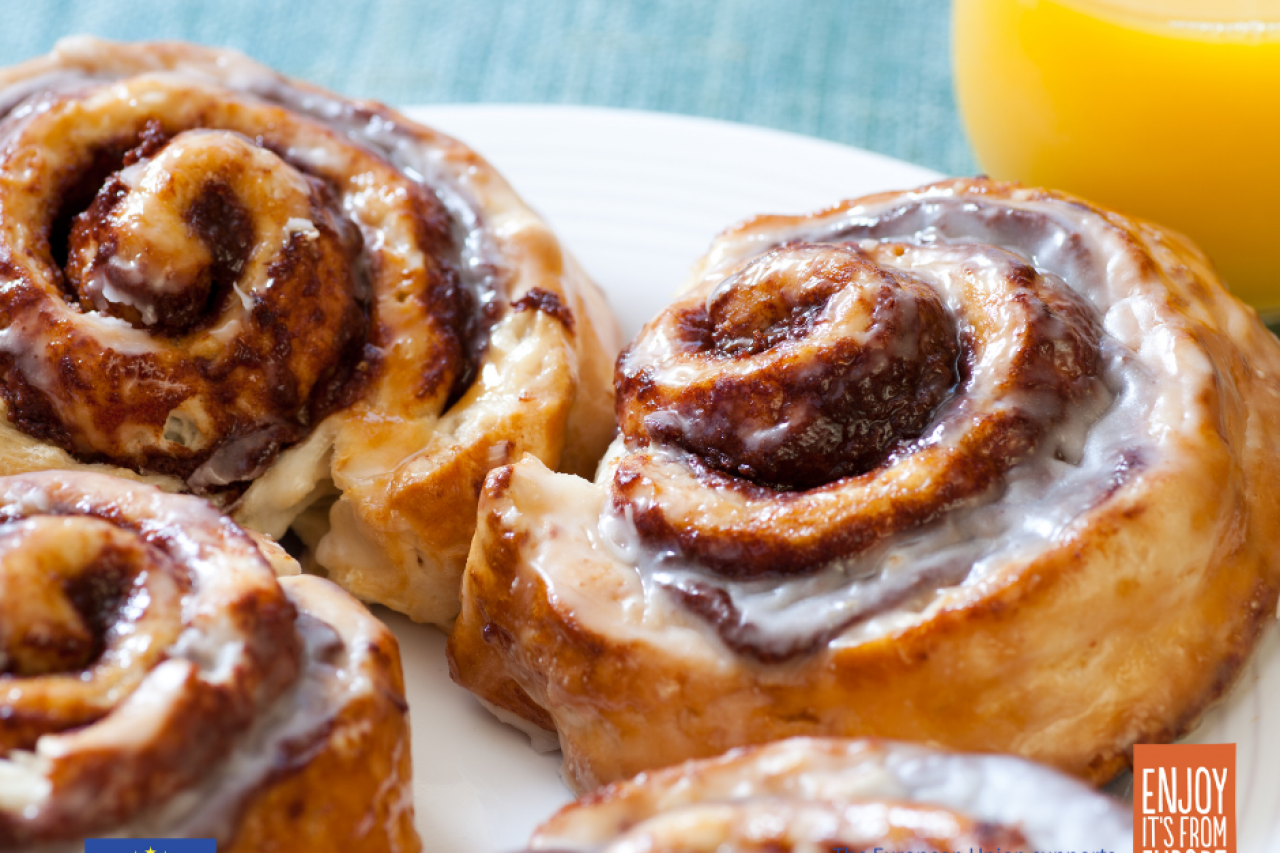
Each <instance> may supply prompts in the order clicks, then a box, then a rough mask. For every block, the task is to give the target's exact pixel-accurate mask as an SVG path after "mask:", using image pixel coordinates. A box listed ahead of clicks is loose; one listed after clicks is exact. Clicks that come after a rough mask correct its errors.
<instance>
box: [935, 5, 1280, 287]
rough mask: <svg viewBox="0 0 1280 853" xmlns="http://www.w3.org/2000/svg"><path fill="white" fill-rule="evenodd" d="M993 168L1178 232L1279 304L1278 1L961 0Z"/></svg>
mask: <svg viewBox="0 0 1280 853" xmlns="http://www.w3.org/2000/svg"><path fill="white" fill-rule="evenodd" d="M954 25H955V30H954V40H955V69H956V90H957V95H958V97H959V101H960V109H961V112H962V113H963V115H964V118H965V123H966V125H967V127H968V131H969V138H970V141H971V142H972V143H973V147H974V150H975V152H976V153H977V156H978V162H979V163H980V164H981V165H982V168H983V169H984V170H986V171H987V172H988V173H990V174H991V175H992V177H996V178H1011V179H1014V180H1019V181H1023V182H1024V183H1028V184H1034V185H1040V186H1047V187H1053V188H1056V189H1062V190H1067V191H1069V192H1073V193H1076V194H1077V195H1080V196H1083V197H1085V198H1087V199H1089V200H1091V201H1096V202H1100V203H1102V204H1105V205H1108V206H1111V207H1114V208H1116V209H1118V210H1120V211H1123V212H1125V213H1129V214H1133V215H1135V216H1140V217H1143V218H1146V219H1150V220H1153V221H1155V222H1159V223H1161V224H1164V225H1168V226H1170V227H1172V228H1176V229H1178V230H1180V231H1182V232H1183V233H1185V234H1187V235H1189V236H1190V237H1191V238H1192V239H1194V240H1195V241H1196V242H1197V243H1198V244H1199V245H1200V247H1201V248H1203V249H1204V250H1205V251H1206V252H1207V253H1208V254H1209V256H1210V258H1211V259H1212V260H1213V262H1214V265H1215V266H1216V267H1217V268H1218V271H1219V272H1220V273H1222V276H1223V278H1224V279H1225V281H1226V282H1227V285H1228V286H1229V287H1230V288H1231V290H1232V291H1233V292H1234V293H1236V294H1237V295H1238V296H1240V297H1241V298H1243V299H1244V300H1246V301H1247V302H1250V303H1252V304H1253V305H1254V306H1256V307H1258V308H1259V309H1260V310H1262V311H1276V310H1278V309H1280V0H1252V2H1250V1H1249V0H955V20H954Z"/></svg>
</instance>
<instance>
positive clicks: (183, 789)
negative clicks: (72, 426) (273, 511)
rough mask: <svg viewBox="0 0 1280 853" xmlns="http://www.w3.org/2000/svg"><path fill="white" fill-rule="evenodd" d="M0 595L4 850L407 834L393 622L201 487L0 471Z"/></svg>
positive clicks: (387, 841)
mask: <svg viewBox="0 0 1280 853" xmlns="http://www.w3.org/2000/svg"><path fill="white" fill-rule="evenodd" d="M292 570H293V571H294V572H295V573H296V572H297V571H298V567H297V565H296V564H294V565H293V567H292ZM0 590H3V596H0V661H2V662H3V667H2V669H0V847H3V848H4V849H6V850H31V851H62V850H72V849H75V850H79V849H80V846H81V840H82V839H84V838H86V837H93V836H104V835H124V836H128V837H137V836H142V837H213V838H216V839H218V842H219V849H223V850H230V851H244V852H245V853H247V851H260V850H268V849H295V848H297V847H302V848H304V849H308V850H320V851H335V852H336V851H339V850H343V851H345V850H352V849H359V850H368V851H386V853H394V852H395V851H416V850H419V849H420V848H421V845H420V843H419V841H418V837H417V834H416V832H415V831H414V828H413V804H412V799H411V790H410V763H409V762H410V759H409V730H408V720H407V716H406V713H407V712H406V705H405V702H404V686H403V682H402V678H401V674H400V657H399V651H398V649H397V646H396V642H395V638H394V637H393V636H392V635H391V633H390V632H389V631H388V630H387V629H386V628H385V627H384V626H383V625H382V624H381V623H380V622H378V621H377V620H376V619H374V618H373V617H372V616H371V615H370V614H369V613H368V612H367V611H366V610H365V609H364V607H363V606H361V605H360V604H359V603H357V602H356V601H355V600H354V599H352V598H351V597H350V596H349V595H347V594H346V593H344V592H342V591H341V590H340V589H339V588H338V587H336V586H334V585H333V584H332V583H330V582H329V581H326V580H323V579H321V578H317V577H313V576H302V575H295V576H289V577H282V578H280V579H279V580H277V578H276V573H275V572H274V571H273V570H272V568H271V566H270V564H269V563H268V561H267V559H266V558H265V557H264V556H263V554H262V553H261V552H260V551H259V548H258V546H257V545H256V544H255V542H254V540H253V539H252V538H251V537H250V536H249V535H248V534H246V533H245V532H244V531H243V530H241V529H240V528H239V527H237V526H236V525H235V524H234V523H232V522H231V521H230V520H229V519H227V518H226V517H225V516H222V515H221V514H219V513H218V512H217V511H216V510H215V509H213V508H212V507H211V506H209V504H208V503H206V502H205V501H203V500H201V499H199V498H195V497H190V496H184V495H173V494H166V493H164V492H162V491H160V490H158V489H156V488H154V487H151V486H147V485H142V484H138V483H132V482H129V481H126V480H122V479H118V478H114V477H108V476H105V475H102V474H98V473H91V472H83V471H81V472H62V471H46V472H37V473H31V474H21V475H15V476H10V477H0Z"/></svg>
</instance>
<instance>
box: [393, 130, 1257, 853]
mask: <svg viewBox="0 0 1280 853" xmlns="http://www.w3.org/2000/svg"><path fill="white" fill-rule="evenodd" d="M407 112H408V113H409V114H410V115H412V116H413V117H415V118H417V119H419V120H421V121H423V122H425V123H426V124H429V125H431V126H433V127H436V128H439V129H440V130H443V131H445V132H447V133H450V134H452V135H454V136H456V137H458V138H459V139H461V140H463V141H464V142H466V143H468V144H469V145H471V146H472V147H473V148H475V149H476V150H477V151H480V152H481V153H483V154H484V156H485V157H486V158H488V159H489V160H490V161H491V162H492V163H493V164H494V165H495V166H496V167H497V168H498V170H499V171H501V172H502V173H503V174H504V175H506V177H507V179H508V180H510V181H511V183H512V184H513V185H514V186H515V187H516V189H517V190H518V191H519V192H520V193H521V194H522V195H523V196H524V198H525V199H526V200H527V201H528V202H529V204H531V205H532V206H533V207H534V208H536V209H537V210H538V211H539V212H540V213H542V214H543V215H544V216H545V217H546V218H547V219H548V220H549V221H550V222H551V225H552V226H553V227H554V228H555V230H556V232H557V233H558V234H559V236H560V238H561V239H562V240H563V241H564V243H565V244H566V245H567V246H568V247H569V249H570V250H571V251H572V252H573V253H574V254H575V255H576V256H577V257H578V259H579V260H580V261H581V262H582V263H583V265H584V266H585V267H586V269H587V271H588V272H589V273H591V275H592V276H593V277H594V278H595V280H596V281H597V282H599V283H600V285H601V286H602V287H603V288H604V290H605V292H606V293H607V294H608V296H609V300H610V302H611V304H612V305H613V308H614V310H615V311H616V313H617V315H618V317H619V318H620V320H621V322H622V326H623V331H624V332H625V333H626V334H627V335H631V334H633V333H634V332H635V331H636V330H637V329H638V328H639V327H640V325H641V324H642V323H643V322H644V321H645V320H647V319H648V318H649V317H651V316H652V315H653V314H655V313H656V312H657V311H658V310H659V309H660V308H661V307H662V306H663V305H664V304H666V302H667V301H668V299H669V297H670V294H671V293H672V292H673V291H674V290H675V288H676V286H677V285H679V284H680V283H681V281H682V280H683V279H684V276H685V273H686V271H687V269H688V268H689V266H690V264H691V263H692V262H693V261H694V260H695V259H696V258H697V257H698V256H699V255H700V254H701V253H702V251H703V250H704V249H705V248H706V246H707V244H708V243H709V242H710V240H711V238H712V237H713V236H714V235H715V234H716V233H717V232H718V231H720V230H721V229H723V228H725V227H727V226H728V225H730V224H732V223H734V222H737V221H738V220H741V219H743V218H746V217H748V216H752V215H754V214H757V213H801V212H806V211H809V210H814V209H817V208H821V207H825V206H827V205H830V204H832V203H834V202H836V201H839V200H840V199H843V198H848V197H851V196H857V195H862V194H864V193H869V192H875V191H879V190H886V189H901V188H907V187H911V186H913V185H915V184H919V183H923V182H925V181H929V180H932V179H933V178H936V177H938V175H937V173H935V172H931V171H929V170H927V169H924V168H921V167H919V166H913V165H911V164H908V163H903V162H901V161H898V160H892V159H890V158H887V157H883V156H880V155H878V154H872V153H870V152H867V151H862V150H859V149H856V148H849V147H846V146H843V145H837V144H834V143H830V142H823V141H820V140H816V139H810V138H807V137H803V136H796V135H793V134H788V133H780V132H777V131H770V130H763V129H760V128H754V127H748V126H744V125H735V124H729V123H726V122H718V121H711V120H707V119H695V118H686V117H681V116H672V115H664V114H659V113H643V112H631V111H621V110H605V109H594V108H583V107H549V106H440V107H420V108H410V109H409V110H408V111H407ZM380 615H382V616H383V617H384V618H387V619H388V622H389V624H390V625H391V627H392V629H393V630H394V631H395V632H396V635H397V636H398V637H399V638H400V647H401V652H402V654H403V658H404V666H405V678H406V682H407V686H408V694H409V707H410V717H411V720H412V725H413V738H414V742H413V761H414V768H413V771H414V780H415V781H414V794H415V806H416V808H417V814H418V828H419V830H420V831H421V833H422V840H423V842H424V844H425V846H426V849H427V850H428V851H431V852H432V853H437V851H438V853H503V851H512V850H519V849H521V847H522V846H523V845H524V843H525V841H526V840H527V838H528V836H529V834H530V832H531V831H532V829H533V828H534V827H535V826H536V825H537V824H538V823H539V822H540V821H542V820H544V819H545V818H547V817H548V816H550V815H551V813H552V812H553V811H554V810H555V809H556V808H558V807H559V806H560V805H562V804H564V803H566V802H568V801H569V799H570V795H569V792H568V790H567V789H566V788H565V787H564V785H563V783H561V781H560V779H559V777H558V775H557V771H558V769H559V763H560V754H559V753H558V752H556V753H551V754H546V755H539V754H537V753H535V752H534V751H533V750H532V749H531V748H530V746H529V741H528V739H527V738H526V737H525V736H524V735H522V734H520V733H519V732H517V731H516V730H514V729H511V728H508V727H507V726H504V725H502V724H501V723H499V722H497V721H496V720H495V719H494V718H493V717H491V716H490V715H489V714H488V713H487V712H486V711H484V710H482V709H481V708H480V706H479V705H478V704H477V703H476V702H475V701H474V700H472V699H471V698H470V696H469V695H468V694H467V693H466V691H464V690H462V689H461V688H460V687H457V686H456V685H454V684H453V682H451V681H450V680H449V674H448V667H447V665H446V663H445V657H444V637H443V635H442V634H441V633H440V632H438V631H436V630H434V629H431V628H427V627H424V626H420V625H414V624H412V623H410V622H409V621H408V620H406V619H404V618H403V617H399V616H396V615H394V614H389V613H386V612H385V611H383V612H381V613H380ZM1277 708H1280V641H1278V640H1277V632H1276V631H1274V630H1272V631H1271V632H1270V634H1269V635H1268V640H1267V642H1266V643H1265V647H1264V649H1263V650H1262V653H1261V654H1260V655H1259V656H1257V657H1256V658H1255V660H1254V662H1252V663H1251V664H1250V665H1249V667H1248V669H1247V670H1246V672H1245V674H1244V677H1243V678H1242V679H1241V683H1240V684H1238V685H1237V687H1236V688H1235V690H1234V691H1233V692H1232V694H1231V696H1230V697H1229V699H1228V701H1227V702H1226V703H1224V704H1223V705H1222V706H1220V707H1219V708H1218V709H1217V710H1215V711H1214V712H1212V713H1211V714H1210V715H1209V717H1208V718H1207V719H1206V720H1205V722H1204V724H1202V725H1201V726H1200V728H1199V729H1197V731H1196V732H1195V733H1194V734H1193V737H1192V738H1191V740H1193V741H1195V742H1199V743H1233V742H1234V743H1238V744H1240V746H1239V747H1238V750H1237V753H1238V754H1237V772H1238V776H1239V779H1240V780H1241V781H1240V784H1239V789H1238V795H1237V804H1238V812H1239V828H1240V843H1239V845H1238V847H1237V849H1238V850H1239V851H1240V853H1264V851H1267V853H1280V818H1278V817H1277V815H1278V814H1280V711H1277ZM1264 719H1265V720H1267V721H1268V722H1269V723H1270V725H1269V726H1265V727H1264V726H1263V725H1262V721H1263V720H1264Z"/></svg>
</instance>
